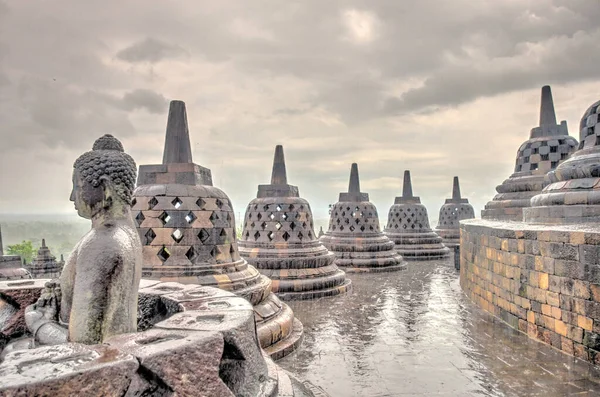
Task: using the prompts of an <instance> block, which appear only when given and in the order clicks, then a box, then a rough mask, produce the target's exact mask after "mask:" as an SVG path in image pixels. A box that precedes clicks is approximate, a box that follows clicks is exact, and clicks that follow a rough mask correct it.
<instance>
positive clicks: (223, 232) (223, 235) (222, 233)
mask: <svg viewBox="0 0 600 397" xmlns="http://www.w3.org/2000/svg"><path fill="white" fill-rule="evenodd" d="M219 236H221V237H227V231H226V230H225V229H221V233H219Z"/></svg>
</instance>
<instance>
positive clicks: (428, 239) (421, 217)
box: [384, 170, 450, 260]
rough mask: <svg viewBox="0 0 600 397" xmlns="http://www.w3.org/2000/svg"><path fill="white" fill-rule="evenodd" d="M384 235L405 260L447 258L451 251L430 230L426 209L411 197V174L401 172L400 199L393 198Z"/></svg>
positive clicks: (418, 199) (416, 198)
mask: <svg viewBox="0 0 600 397" xmlns="http://www.w3.org/2000/svg"><path fill="white" fill-rule="evenodd" d="M384 232H385V234H386V235H387V236H388V237H389V238H390V239H391V240H392V241H393V242H394V243H395V244H396V251H398V253H399V254H400V255H402V257H403V258H404V259H406V260H430V259H442V258H447V257H448V256H449V255H450V250H449V249H448V248H447V247H446V246H445V245H444V244H443V243H442V238H441V237H440V236H438V235H437V233H435V232H434V231H433V230H431V227H430V226H429V216H428V215H427V208H425V206H424V205H423V204H421V199H420V198H419V197H415V196H413V191H412V182H411V179H410V171H408V170H407V171H404V185H403V188H402V196H401V197H396V199H395V200H394V205H392V206H391V208H390V211H389V213H388V222H387V225H386V228H385V230H384Z"/></svg>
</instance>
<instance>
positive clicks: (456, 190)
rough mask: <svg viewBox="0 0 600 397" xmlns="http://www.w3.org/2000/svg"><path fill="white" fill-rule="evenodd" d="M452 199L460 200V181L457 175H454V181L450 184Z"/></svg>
mask: <svg viewBox="0 0 600 397" xmlns="http://www.w3.org/2000/svg"><path fill="white" fill-rule="evenodd" d="M452 200H460V183H459V182H458V177H457V176H455V177H454V183H453V185H452Z"/></svg>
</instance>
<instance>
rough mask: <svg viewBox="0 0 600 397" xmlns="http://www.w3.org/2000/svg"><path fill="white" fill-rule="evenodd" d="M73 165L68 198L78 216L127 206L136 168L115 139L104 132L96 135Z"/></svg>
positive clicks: (133, 185) (90, 217)
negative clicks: (71, 183)
mask: <svg viewBox="0 0 600 397" xmlns="http://www.w3.org/2000/svg"><path fill="white" fill-rule="evenodd" d="M73 168H74V170H73V191H72V192H71V197H70V200H71V201H73V202H74V203H75V209H76V210H77V213H78V214H79V216H81V217H82V218H86V219H92V218H94V217H95V216H96V215H98V214H101V213H103V212H106V211H108V210H111V209H115V210H118V209H129V207H130V205H131V194H132V192H133V189H134V188H135V178H136V170H137V169H136V164H135V161H134V160H133V159H132V158H131V156H129V155H128V154H127V153H125V152H124V151H123V145H121V142H119V140H118V139H116V138H115V137H113V136H112V135H108V134H107V135H104V136H102V137H100V138H98V139H97V140H96V142H94V146H93V148H92V151H90V152H86V153H84V154H82V155H81V156H80V157H79V158H78V159H77V160H76V161H75V164H74V165H73Z"/></svg>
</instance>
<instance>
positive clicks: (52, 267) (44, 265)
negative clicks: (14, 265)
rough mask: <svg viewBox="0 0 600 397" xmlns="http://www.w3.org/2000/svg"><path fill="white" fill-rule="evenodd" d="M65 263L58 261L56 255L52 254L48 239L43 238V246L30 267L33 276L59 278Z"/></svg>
mask: <svg viewBox="0 0 600 397" xmlns="http://www.w3.org/2000/svg"><path fill="white" fill-rule="evenodd" d="M63 264H64V262H63V263H61V262H57V261H56V257H55V256H54V255H52V253H51V252H50V249H49V248H48V247H47V246H46V239H42V246H41V247H40V249H39V250H38V253H37V256H36V257H35V259H34V260H33V261H32V262H31V264H30V265H28V267H29V272H30V273H31V275H32V277H33V278H58V277H59V276H60V272H61V271H62V267H63Z"/></svg>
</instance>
